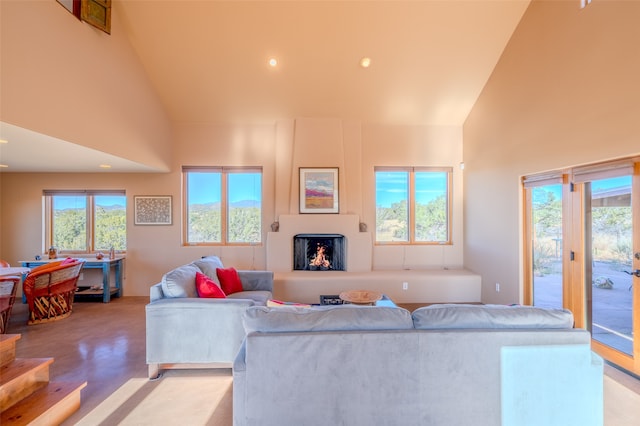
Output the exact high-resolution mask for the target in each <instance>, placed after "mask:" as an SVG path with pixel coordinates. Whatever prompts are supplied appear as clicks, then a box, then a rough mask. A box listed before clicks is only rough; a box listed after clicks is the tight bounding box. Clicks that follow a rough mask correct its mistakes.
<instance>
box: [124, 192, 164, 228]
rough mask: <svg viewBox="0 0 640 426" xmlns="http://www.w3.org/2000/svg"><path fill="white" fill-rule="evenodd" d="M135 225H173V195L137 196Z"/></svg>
mask: <svg viewBox="0 0 640 426" xmlns="http://www.w3.org/2000/svg"><path fill="white" fill-rule="evenodd" d="M133 200H134V207H135V217H134V222H133V223H134V224H135V225H171V195H136V196H134V197H133Z"/></svg>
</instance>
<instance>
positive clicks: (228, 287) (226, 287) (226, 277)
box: [216, 268, 243, 294]
mask: <svg viewBox="0 0 640 426" xmlns="http://www.w3.org/2000/svg"><path fill="white" fill-rule="evenodd" d="M216 275H218V279H219V280H220V287H222V291H224V294H233V293H238V292H239V291H243V288H242V282H241V281H240V277H239V276H238V271H236V269H235V268H216Z"/></svg>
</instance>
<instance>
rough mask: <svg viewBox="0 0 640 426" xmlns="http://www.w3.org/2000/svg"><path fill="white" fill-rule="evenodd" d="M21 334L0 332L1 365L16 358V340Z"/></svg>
mask: <svg viewBox="0 0 640 426" xmlns="http://www.w3.org/2000/svg"><path fill="white" fill-rule="evenodd" d="M20 337H22V336H21V335H20V334H0V367H2V366H4V365H7V364H9V363H10V362H12V361H13V360H14V359H16V342H17V341H18V340H19V339H20Z"/></svg>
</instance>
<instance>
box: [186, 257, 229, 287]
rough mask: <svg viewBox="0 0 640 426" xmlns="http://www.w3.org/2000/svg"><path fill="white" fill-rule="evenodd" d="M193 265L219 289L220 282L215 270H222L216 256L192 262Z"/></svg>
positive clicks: (220, 262)
mask: <svg viewBox="0 0 640 426" xmlns="http://www.w3.org/2000/svg"><path fill="white" fill-rule="evenodd" d="M193 265H195V266H197V267H198V269H200V271H201V272H202V273H203V274H205V275H206V276H208V277H209V278H211V279H212V280H213V282H215V283H216V285H217V286H218V287H220V280H219V279H218V274H217V273H216V268H221V269H222V268H224V266H223V265H222V261H221V260H220V258H219V257H218V256H206V257H203V258H202V259H200V260H196V261H195V262H193Z"/></svg>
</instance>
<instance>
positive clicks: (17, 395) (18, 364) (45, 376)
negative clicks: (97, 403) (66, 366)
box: [0, 334, 87, 426]
mask: <svg viewBox="0 0 640 426" xmlns="http://www.w3.org/2000/svg"><path fill="white" fill-rule="evenodd" d="M19 339H20V335H19V334H1V335H0V412H1V414H0V425H2V426H9V425H12V426H13V425H46V426H51V425H59V424H60V423H62V422H63V421H64V420H65V419H67V418H68V417H69V416H70V415H71V414H73V413H74V412H75V411H76V410H78V408H80V391H81V390H82V389H83V388H84V387H85V386H86V385H87V382H84V383H69V382H60V383H52V382H49V366H50V365H51V364H52V363H53V358H16V342H17V341H18V340H19Z"/></svg>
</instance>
